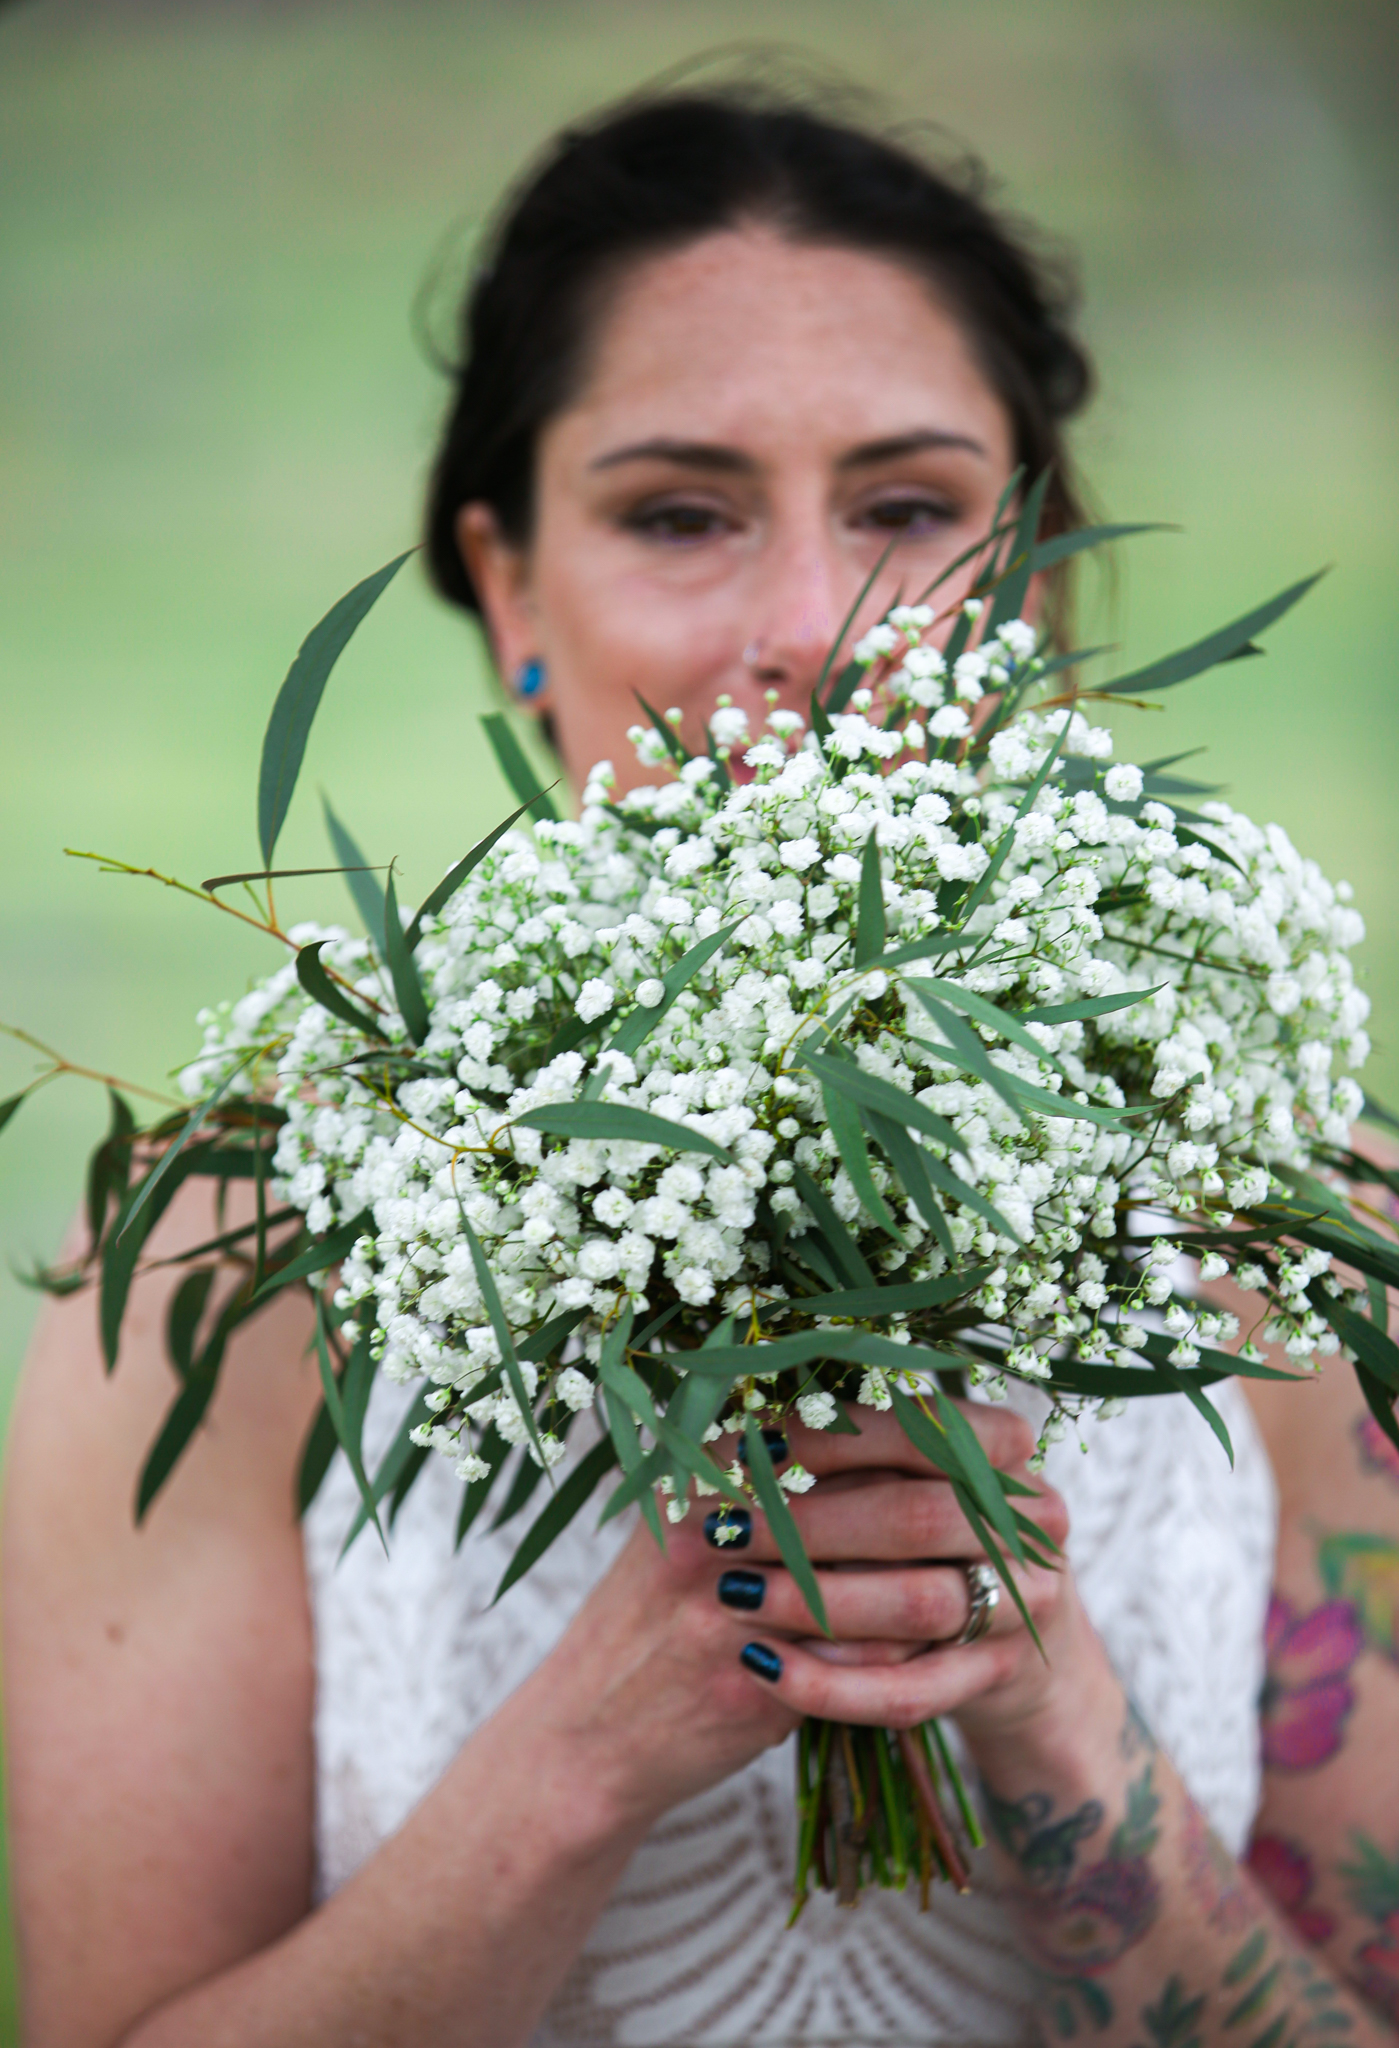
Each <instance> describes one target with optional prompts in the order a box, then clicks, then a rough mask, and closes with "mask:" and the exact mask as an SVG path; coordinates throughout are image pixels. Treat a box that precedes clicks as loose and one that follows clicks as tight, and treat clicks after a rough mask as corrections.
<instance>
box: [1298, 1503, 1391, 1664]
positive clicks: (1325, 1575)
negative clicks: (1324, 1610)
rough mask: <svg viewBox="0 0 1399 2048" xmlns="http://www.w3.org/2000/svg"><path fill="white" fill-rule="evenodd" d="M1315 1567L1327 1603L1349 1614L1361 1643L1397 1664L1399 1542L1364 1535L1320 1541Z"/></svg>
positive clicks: (1324, 1538)
mask: <svg viewBox="0 0 1399 2048" xmlns="http://www.w3.org/2000/svg"><path fill="white" fill-rule="evenodd" d="M1316 1563H1317V1570H1318V1571H1319V1572H1320V1574H1321V1583H1322V1585H1323V1586H1324V1587H1325V1588H1326V1591H1327V1593H1328V1594H1329V1596H1330V1599H1331V1601H1332V1602H1339V1601H1343V1602H1344V1603H1345V1604H1346V1605H1347V1606H1349V1607H1350V1608H1351V1609H1352V1611H1353V1613H1354V1615H1355V1619H1356V1623H1357V1625H1358V1626H1359V1628H1360V1631H1361V1634H1362V1638H1363V1640H1364V1642H1365V1644H1366V1645H1367V1646H1368V1647H1369V1648H1370V1649H1372V1650H1378V1651H1379V1653H1380V1655H1381V1656H1382V1657H1388V1658H1389V1659H1390V1661H1391V1662H1392V1663H1399V1543H1397V1542H1396V1541H1395V1540H1394V1538H1393V1537H1392V1536H1376V1535H1371V1534H1369V1533H1368V1532H1366V1531H1363V1530H1359V1531H1356V1532H1355V1533H1354V1534H1343V1535H1337V1536H1325V1537H1323V1538H1322V1540H1321V1542H1320V1543H1319V1544H1318V1545H1317V1551H1316Z"/></svg>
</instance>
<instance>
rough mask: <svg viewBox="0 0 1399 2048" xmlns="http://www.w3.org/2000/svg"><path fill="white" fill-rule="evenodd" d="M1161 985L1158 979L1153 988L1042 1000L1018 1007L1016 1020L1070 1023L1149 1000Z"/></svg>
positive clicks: (1107, 1013)
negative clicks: (1064, 1000)
mask: <svg viewBox="0 0 1399 2048" xmlns="http://www.w3.org/2000/svg"><path fill="white" fill-rule="evenodd" d="M1165 986H1166V984H1165V982H1164V981H1158V982H1157V984H1156V986H1155V988H1135V989H1127V990H1125V991H1124V992H1123V993H1122V994H1121V995H1115V996H1084V997H1083V998H1082V1000H1081V1001H1079V1002H1076V1003H1044V1004H1042V1005H1041V1006H1040V1007H1039V1008H1038V1009H1034V1010H1022V1011H1021V1012H1020V1020H1021V1022H1022V1023H1024V1024H1071V1023H1075V1022H1077V1021H1078V1020H1079V1019H1081V1018H1085V1017H1108V1016H1111V1014H1112V1012H1113V1011H1114V1010H1130V1009H1132V1008H1133V1006H1134V1005H1135V1004H1137V1003H1145V1002H1149V1001H1150V1000H1151V998H1152V996H1157V995H1160V993H1161V991H1162V989H1163V988H1164V987H1165Z"/></svg>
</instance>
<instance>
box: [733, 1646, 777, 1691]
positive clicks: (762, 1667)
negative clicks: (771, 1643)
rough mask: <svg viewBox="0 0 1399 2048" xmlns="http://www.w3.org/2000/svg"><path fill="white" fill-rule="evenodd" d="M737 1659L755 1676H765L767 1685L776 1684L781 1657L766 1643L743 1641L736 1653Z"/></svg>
mask: <svg viewBox="0 0 1399 2048" xmlns="http://www.w3.org/2000/svg"><path fill="white" fill-rule="evenodd" d="M738 1661H739V1663H740V1664H743V1665H746V1666H747V1668H748V1670H750V1671H751V1672H753V1673H754V1675H755V1676H756V1677H758V1678H765V1679H766V1680H767V1682H768V1684H769V1685H776V1683H777V1681H778V1679H779V1678H780V1677H781V1676H782V1659H781V1658H780V1657H779V1656H778V1654H777V1652H776V1650H770V1649H769V1648H768V1646H767V1644H766V1643H745V1644H744V1645H743V1648H742V1649H741V1650H740V1651H739V1653H738Z"/></svg>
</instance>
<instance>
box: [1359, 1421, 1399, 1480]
mask: <svg viewBox="0 0 1399 2048" xmlns="http://www.w3.org/2000/svg"><path fill="white" fill-rule="evenodd" d="M1355 1441H1356V1445H1357V1447H1358V1449H1359V1452H1360V1463H1361V1466H1362V1468H1363V1470H1365V1471H1366V1472H1378V1473H1380V1474H1381V1475H1382V1477H1384V1478H1385V1479H1392V1480H1394V1482H1395V1483H1396V1485H1399V1451H1396V1450H1395V1448H1394V1446H1393V1444H1392V1443H1391V1442H1390V1441H1389V1438H1388V1437H1387V1436H1386V1435H1385V1433H1384V1431H1383V1430H1382V1429H1381V1428H1380V1426H1379V1424H1378V1423H1377V1422H1376V1420H1375V1418H1374V1416H1373V1415H1362V1416H1361V1417H1360V1419H1359V1421H1358V1422H1357V1423H1356V1425H1355Z"/></svg>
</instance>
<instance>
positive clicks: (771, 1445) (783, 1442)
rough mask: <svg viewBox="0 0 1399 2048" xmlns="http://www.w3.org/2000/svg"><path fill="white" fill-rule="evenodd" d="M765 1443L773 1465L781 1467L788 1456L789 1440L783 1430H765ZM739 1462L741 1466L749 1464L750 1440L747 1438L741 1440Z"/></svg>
mask: <svg viewBox="0 0 1399 2048" xmlns="http://www.w3.org/2000/svg"><path fill="white" fill-rule="evenodd" d="M763 1442H764V1443H765V1444H766V1445H767V1447H768V1456H769V1457H770V1458H771V1459H772V1462H773V1464H774V1465H780V1464H781V1463H782V1460H783V1459H784V1458H785V1457H786V1455H787V1439H786V1437H785V1436H783V1434H782V1432H781V1430H780V1429H765V1430H764V1431H763ZM738 1462H739V1464H740V1465H746V1464H747V1463H748V1440H747V1438H746V1437H743V1438H740V1440H739V1446H738Z"/></svg>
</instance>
